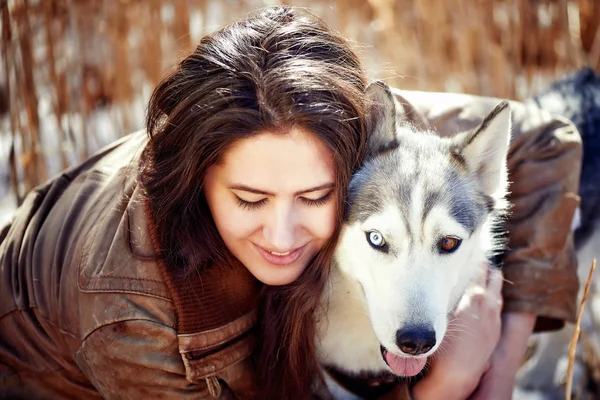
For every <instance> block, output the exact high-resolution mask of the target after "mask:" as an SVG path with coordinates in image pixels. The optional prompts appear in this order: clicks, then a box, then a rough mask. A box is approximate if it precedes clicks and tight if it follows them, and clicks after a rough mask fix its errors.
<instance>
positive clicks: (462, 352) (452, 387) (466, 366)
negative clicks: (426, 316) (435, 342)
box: [412, 265, 502, 400]
mask: <svg viewBox="0 0 600 400" xmlns="http://www.w3.org/2000/svg"><path fill="white" fill-rule="evenodd" d="M478 272H479V274H478V276H477V278H476V279H475V281H474V282H473V283H472V284H471V285H470V286H469V287H468V288H467V290H466V292H465V294H464V296H463V297H462V299H461V300H460V303H459V305H458V307H457V309H456V312H455V313H454V316H453V317H451V320H450V322H449V324H448V331H447V333H446V336H445V337H444V341H443V342H442V345H441V347H440V349H439V350H438V352H437V353H436V354H435V355H434V356H432V359H431V367H430V369H429V371H427V374H426V375H425V378H423V379H422V380H421V381H419V382H418V383H417V384H415V386H414V387H413V389H412V396H413V398H414V399H416V400H419V399H427V400H430V399H461V400H464V399H466V398H467V397H469V395H470V394H471V393H472V392H473V391H474V390H475V388H476V387H477V385H478V384H479V381H480V379H481V376H482V375H483V374H484V373H485V372H486V370H487V369H488V368H489V366H490V357H491V355H492V353H493V352H494V349H495V348H496V345H497V344H498V340H499V338H500V331H501V318H500V313H501V311H502V293H501V292H502V272H500V270H497V269H492V268H489V267H488V266H487V265H486V266H482V267H481V269H480V271H478Z"/></svg>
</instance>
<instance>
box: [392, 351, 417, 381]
mask: <svg viewBox="0 0 600 400" xmlns="http://www.w3.org/2000/svg"><path fill="white" fill-rule="evenodd" d="M385 361H387V363H388V365H389V366H390V368H391V369H392V371H394V373H395V374H396V375H400V376H415V375H417V374H418V373H419V372H421V370H422V369H423V367H425V363H426V362H427V358H426V357H423V358H412V357H411V358H408V357H400V356H397V355H395V354H392V353H390V352H389V351H386V352H385Z"/></svg>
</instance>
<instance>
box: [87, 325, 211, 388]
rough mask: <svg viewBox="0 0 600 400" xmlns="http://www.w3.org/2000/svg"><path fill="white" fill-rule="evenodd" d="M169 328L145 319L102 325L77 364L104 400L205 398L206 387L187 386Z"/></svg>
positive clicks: (172, 331) (88, 339) (93, 334)
mask: <svg viewBox="0 0 600 400" xmlns="http://www.w3.org/2000/svg"><path fill="white" fill-rule="evenodd" d="M177 349H178V345H177V334H176V332H175V330H174V329H173V328H171V327H168V326H165V325H161V324H159V323H156V322H153V321H148V320H129V321H121V322H115V323H113V324H109V325H104V326H102V327H100V328H98V329H97V330H95V331H94V332H93V333H91V334H90V335H89V336H88V337H87V338H86V339H85V340H84V342H83V343H82V345H81V347H80V348H79V351H78V352H77V353H76V362H77V364H78V366H79V367H80V368H81V369H82V371H83V372H84V373H85V374H86V376H87V377H88V379H89V380H90V381H91V382H92V384H93V385H94V387H95V388H96V389H97V390H98V391H99V392H100V393H101V394H102V396H103V397H104V398H106V399H140V398H152V399H154V398H167V399H168V398H181V399H203V398H210V397H211V394H210V392H209V388H208V385H206V384H205V382H199V383H191V382H189V381H188V380H187V379H186V372H185V368H184V365H183V363H182V361H181V355H180V354H179V353H178V351H177Z"/></svg>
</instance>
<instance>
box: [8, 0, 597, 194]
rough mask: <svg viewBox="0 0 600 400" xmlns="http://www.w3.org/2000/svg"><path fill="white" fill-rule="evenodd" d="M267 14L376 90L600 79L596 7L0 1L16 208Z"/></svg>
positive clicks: (511, 94) (375, 0) (579, 2)
mask: <svg viewBox="0 0 600 400" xmlns="http://www.w3.org/2000/svg"><path fill="white" fill-rule="evenodd" d="M274 3H286V4H291V5H296V6H303V7H308V8H309V9H311V10H313V11H314V12H315V13H316V14H317V15H319V16H321V17H322V18H323V19H325V20H326V21H327V22H328V23H329V24H330V25H331V26H333V27H334V28H336V29H338V30H340V31H341V32H343V33H344V34H345V35H346V36H348V37H351V38H353V39H355V41H356V45H357V50H358V52H359V54H361V56H362V57H363V60H364V62H365V65H366V66H367V68H368V70H369V71H371V72H372V74H371V75H372V76H373V77H378V78H384V79H388V80H389V82H390V83H391V84H393V85H396V86H399V87H403V88H406V89H418V90H440V91H444V90H445V91H460V92H466V93H473V94H481V95H491V96H497V97H508V98H516V99H522V98H524V97H527V96H529V95H531V94H532V93H533V92H535V91H536V90H537V89H539V88H540V87H541V86H542V85H544V84H546V83H547V82H549V81H551V80H552V79H554V78H556V77H559V76H562V75H564V74H566V73H568V72H571V71H573V70H575V69H577V68H578V67H581V66H583V65H591V66H595V67H596V68H600V33H599V32H600V29H599V26H600V2H598V1H597V0H539V1H535V2H534V1H531V0H446V1H440V0H328V1H319V0H305V1H299V0H289V1H285V2H278V1H275V0H243V1H242V0H238V1H234V0H229V1H223V0H172V1H167V0H148V1H142V0H10V1H0V9H1V10H0V11H1V13H2V18H1V21H2V41H1V50H0V51H1V54H2V64H1V65H0V95H1V96H3V98H2V99H0V100H1V101H0V112H2V105H3V104H4V105H5V108H7V109H6V110H4V114H3V116H2V117H1V118H0V122H1V123H2V124H1V125H0V133H2V131H4V132H5V133H7V135H6V136H7V137H8V138H9V140H8V144H7V145H8V146H10V149H9V150H10V151H8V152H7V153H8V155H9V157H8V159H7V160H6V161H3V160H0V162H1V163H3V164H4V166H5V167H6V168H9V169H10V173H9V174H7V176H10V179H11V180H10V185H11V186H12V191H13V192H14V194H15V195H16V196H17V198H18V199H19V201H20V200H21V199H22V197H23V196H24V194H25V193H26V192H27V191H29V190H30V189H31V188H32V187H34V186H36V185H38V184H39V183H41V182H43V181H44V180H46V179H47V178H48V176H49V175H50V174H53V173H55V172H57V170H60V169H62V168H65V167H67V166H69V165H73V164H74V163H76V162H77V161H79V160H81V159H82V158H85V157H86V156H87V155H88V154H89V153H90V152H91V151H93V150H95V149H96V147H97V145H98V143H100V142H101V140H100V139H99V138H97V137H96V136H97V135H98V130H99V129H100V130H101V129H102V128H101V127H99V126H101V125H97V124H98V123H99V122H98V121H97V120H96V119H94V118H95V116H96V115H97V114H98V112H99V110H102V109H104V110H110V112H109V113H108V114H107V115H108V118H110V119H111V120H112V121H113V123H114V125H115V126H117V127H118V128H117V129H116V130H117V131H118V135H122V134H125V133H127V132H128V131H130V130H132V129H137V128H139V127H141V126H142V118H141V117H139V115H142V114H141V113H140V108H143V103H144V101H145V100H146V99H147V98H148V95H149V91H150V89H151V88H152V86H154V85H155V84H156V83H157V82H158V81H159V80H160V78H161V76H162V75H163V74H164V71H165V70H166V69H167V68H168V67H169V66H171V65H173V64H174V63H175V62H176V60H177V59H178V58H179V57H181V56H182V55H183V54H185V53H186V52H188V51H190V50H191V49H192V47H193V46H194V44H195V43H196V42H197V41H198V39H199V38H200V37H201V36H202V35H203V34H204V33H207V32H210V31H212V30H214V29H215V28H216V27H218V26H220V25H222V24H225V23H229V22H231V21H233V20H235V19H238V18H241V17H243V16H244V15H245V14H246V13H247V12H249V11H251V10H253V9H256V8H258V7H261V6H264V5H269V4H274ZM46 103H49V105H46V106H43V105H44V104H46ZM136 113H137V114H136ZM48 120H52V121H54V123H53V125H52V126H53V127H54V128H53V129H50V130H49V129H48V124H47V121H48ZM94 124H96V125H94ZM5 143H6V142H5ZM51 143H54V145H51ZM0 171H1V169H0Z"/></svg>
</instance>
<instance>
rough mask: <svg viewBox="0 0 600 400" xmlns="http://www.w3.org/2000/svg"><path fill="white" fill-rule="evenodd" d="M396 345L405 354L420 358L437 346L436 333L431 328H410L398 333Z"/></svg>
mask: <svg viewBox="0 0 600 400" xmlns="http://www.w3.org/2000/svg"><path fill="white" fill-rule="evenodd" d="M396 344H397V345H398V347H399V348H400V350H402V352H403V353H405V354H410V355H411V356H418V355H419V354H424V353H427V352H428V351H429V350H431V349H432V348H433V346H435V331H434V330H433V329H432V328H431V327H429V326H409V327H405V328H402V329H398V330H397V331H396Z"/></svg>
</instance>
